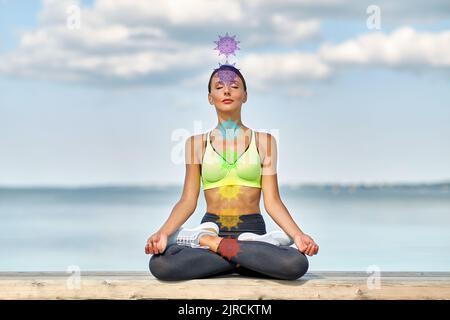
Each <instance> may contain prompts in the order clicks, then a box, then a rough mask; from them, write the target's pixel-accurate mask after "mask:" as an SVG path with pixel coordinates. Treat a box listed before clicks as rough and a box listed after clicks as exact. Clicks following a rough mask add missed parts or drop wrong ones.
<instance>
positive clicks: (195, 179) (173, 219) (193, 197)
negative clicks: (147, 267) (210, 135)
mask: <svg viewBox="0 0 450 320" xmlns="http://www.w3.org/2000/svg"><path fill="white" fill-rule="evenodd" d="M201 141H202V135H197V136H191V137H189V138H188V139H187V140H186V143H185V163H186V174H185V178H184V186H183V193H182V195H181V198H180V200H179V201H178V202H177V203H176V204H175V206H174V207H173V209H172V212H171V213H170V216H169V217H168V218H167V220H166V222H165V223H164V224H163V225H162V227H161V228H160V229H159V232H162V233H165V234H167V235H168V236H169V235H171V234H172V233H174V232H175V231H176V230H178V229H179V227H180V226H182V225H183V224H184V223H185V222H186V220H187V219H188V218H189V217H190V216H191V215H192V214H193V213H194V211H195V208H196V207H197V200H198V196H199V193H200V162H199V158H198V156H199V152H198V151H199V147H200V149H201Z"/></svg>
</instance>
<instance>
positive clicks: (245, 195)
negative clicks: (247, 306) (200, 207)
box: [204, 186, 261, 215]
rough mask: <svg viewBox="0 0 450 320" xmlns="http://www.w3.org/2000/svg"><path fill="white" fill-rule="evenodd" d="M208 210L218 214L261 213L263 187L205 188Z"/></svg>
mask: <svg viewBox="0 0 450 320" xmlns="http://www.w3.org/2000/svg"><path fill="white" fill-rule="evenodd" d="M204 193H205V200H206V211H207V212H209V213H214V214H217V215H244V214H251V213H261V211H260V208H259V203H260V199H261V188H254V187H247V186H222V187H218V188H212V189H207V190H204Z"/></svg>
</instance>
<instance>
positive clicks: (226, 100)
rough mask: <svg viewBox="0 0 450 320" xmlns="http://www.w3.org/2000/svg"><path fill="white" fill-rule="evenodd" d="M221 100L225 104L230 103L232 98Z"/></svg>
mask: <svg viewBox="0 0 450 320" xmlns="http://www.w3.org/2000/svg"><path fill="white" fill-rule="evenodd" d="M222 102H223V103H226V104H230V103H232V102H233V100H232V99H223V100H222Z"/></svg>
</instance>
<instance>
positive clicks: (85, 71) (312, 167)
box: [0, 0, 450, 186]
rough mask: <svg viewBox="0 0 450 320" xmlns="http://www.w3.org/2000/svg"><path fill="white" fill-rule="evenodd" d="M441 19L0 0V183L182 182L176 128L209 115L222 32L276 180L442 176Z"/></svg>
mask: <svg viewBox="0 0 450 320" xmlns="http://www.w3.org/2000/svg"><path fill="white" fill-rule="evenodd" d="M373 4H375V6H376V7H373V6H372V7H371V6H370V5H373ZM449 17H450V3H449V2H448V1H445V0H430V1H426V2H424V1H418V0H417V1H395V2H393V1H377V2H374V1H359V0H358V1H357V0H354V1H353V0H349V1H341V0H316V1H310V0H302V1H293V0H286V1H283V2H281V1H260V0H246V1H237V0H236V1H230V0H227V1H223V0H216V1H202V0H183V1H181V0H177V1H173V0H170V1H165V2H160V1H150V0H135V1H129V0H127V1H125V0H115V1H112V0H95V1H65V0H63V1H56V0H45V1H25V0H18V1H12V0H0V185H4V186H38V185H46V186H53V185H64V186H79V185H105V184H124V185H133V184H136V185H149V184H182V183H183V178H184V170H185V167H184V163H183V159H184V157H183V154H182V152H183V150H182V147H183V146H184V140H185V139H186V138H187V137H188V136H189V135H192V134H198V133H201V132H205V131H207V130H210V129H211V128H213V127H214V126H215V125H216V124H217V116H216V113H215V110H214V107H212V106H210V105H209V104H208V102H207V81H208V79H209V75H210V73H211V72H212V70H213V69H214V68H216V67H218V65H219V63H225V62H226V58H225V57H224V56H223V55H218V52H217V50H214V48H215V46H216V45H215V43H214V41H217V40H219V36H222V37H223V36H224V35H225V34H226V33H228V34H229V35H233V36H235V39H236V40H237V41H239V44H238V47H239V50H236V55H232V56H229V57H228V62H229V63H235V65H236V66H237V67H238V68H239V69H240V71H241V72H242V74H243V75H244V77H245V78H246V82H247V86H248V96H249V99H248V101H247V103H245V104H244V105H243V109H242V121H243V123H244V124H245V125H247V126H248V127H250V128H252V129H255V130H261V131H267V132H270V133H273V134H274V136H275V137H276V139H277V142H278V152H279V157H278V158H279V159H278V160H279V163H278V177H279V182H280V184H298V183H300V184H301V183H343V184H346V183H352V184H353V183H363V184H366V183H367V184H370V183H424V182H425V183H429V182H440V181H448V180H449V179H450V165H449V164H450V126H449V123H450V90H449V85H450V19H449Z"/></svg>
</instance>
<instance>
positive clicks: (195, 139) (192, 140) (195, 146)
mask: <svg viewBox="0 0 450 320" xmlns="http://www.w3.org/2000/svg"><path fill="white" fill-rule="evenodd" d="M206 136H207V133H206V132H205V133H200V134H195V135H192V136H190V137H189V138H188V139H187V140H186V152H189V154H190V156H189V159H190V160H191V161H193V162H191V163H195V164H199V163H201V159H202V157H203V153H204V152H205V148H206Z"/></svg>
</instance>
